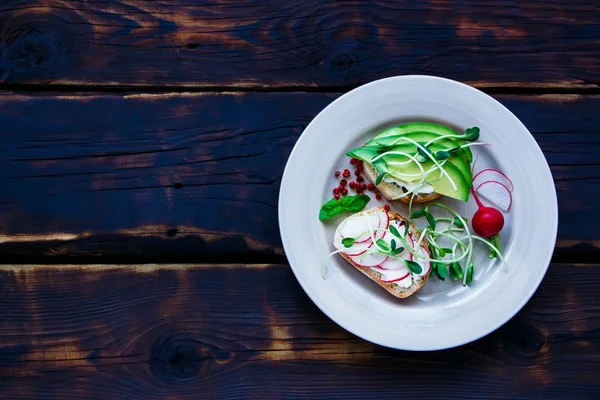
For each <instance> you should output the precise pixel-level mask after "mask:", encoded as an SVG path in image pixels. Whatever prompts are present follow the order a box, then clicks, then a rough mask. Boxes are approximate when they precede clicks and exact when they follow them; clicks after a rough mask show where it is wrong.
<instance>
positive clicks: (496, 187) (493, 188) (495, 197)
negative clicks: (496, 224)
mask: <svg viewBox="0 0 600 400" xmlns="http://www.w3.org/2000/svg"><path fill="white" fill-rule="evenodd" d="M475 191H476V192H477V193H479V194H480V195H481V196H482V197H485V198H486V199H487V200H489V201H491V202H492V203H494V204H495V205H497V206H498V207H500V208H501V209H502V210H504V211H508V210H510V206H511V205H512V195H511V194H510V190H509V189H508V188H507V187H506V186H505V185H504V184H503V183H501V182H498V181H487V182H483V183H482V184H481V185H479V186H477V188H476V189H475Z"/></svg>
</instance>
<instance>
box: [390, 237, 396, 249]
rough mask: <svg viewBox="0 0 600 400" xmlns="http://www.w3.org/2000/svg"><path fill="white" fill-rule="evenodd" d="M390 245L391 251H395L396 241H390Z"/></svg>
mask: <svg viewBox="0 0 600 400" xmlns="http://www.w3.org/2000/svg"><path fill="white" fill-rule="evenodd" d="M390 244H391V245H392V248H391V250H392V251H394V250H396V239H392V241H391V242H390Z"/></svg>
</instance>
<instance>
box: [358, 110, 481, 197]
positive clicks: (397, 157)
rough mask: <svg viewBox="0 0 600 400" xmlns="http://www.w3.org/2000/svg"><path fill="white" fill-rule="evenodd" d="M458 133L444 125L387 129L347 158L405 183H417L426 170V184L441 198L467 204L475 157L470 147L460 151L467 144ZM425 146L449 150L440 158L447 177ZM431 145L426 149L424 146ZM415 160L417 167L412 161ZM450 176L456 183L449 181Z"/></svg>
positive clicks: (410, 125)
mask: <svg viewBox="0 0 600 400" xmlns="http://www.w3.org/2000/svg"><path fill="white" fill-rule="evenodd" d="M460 136H461V135H459V134H458V133H457V132H456V131H454V130H452V129H450V128H447V127H445V126H442V125H438V124H432V123H427V122H415V123H410V124H405V125H400V126H396V127H393V128H388V129H385V130H383V131H381V132H380V133H378V134H377V135H376V136H375V137H373V139H371V140H369V141H368V142H367V143H366V144H365V145H364V146H362V147H358V148H355V149H353V150H351V151H349V152H348V153H347V155H349V156H351V157H354V158H357V159H359V160H363V161H364V162H367V163H369V164H372V165H373V166H374V167H375V169H377V172H378V173H380V174H381V173H386V174H388V175H389V176H391V177H393V178H395V179H398V180H401V181H404V182H415V181H420V180H421V179H422V178H423V171H425V172H427V171H429V170H430V169H432V168H434V170H433V171H431V172H429V173H428V174H427V176H426V178H425V182H426V183H428V184H430V185H431V186H433V188H434V190H435V191H436V192H437V193H439V194H442V195H445V196H448V197H452V198H455V199H458V200H462V201H467V200H468V198H469V191H470V189H471V186H472V184H473V175H472V171H471V165H470V164H471V161H472V159H473V155H472V153H471V150H470V149H469V148H468V147H464V148H462V149H457V148H458V147H459V146H461V145H464V144H465V143H466V141H465V140H463V139H461V138H460ZM416 143H418V144H419V145H420V146H422V147H426V148H427V150H428V152H429V153H431V154H436V153H437V152H439V151H447V152H448V151H449V153H450V156H449V157H448V158H447V159H445V160H444V159H437V163H438V164H440V165H442V168H443V170H444V171H445V173H446V174H443V173H442V172H441V171H440V170H439V168H436V166H435V163H434V162H433V161H432V160H431V158H429V157H427V158H425V157H424V156H423V154H420V153H423V151H422V149H421V152H419V150H418V147H419V146H417V144H416ZM427 143H429V144H428V145H427V146H425V145H426V144H427ZM409 155H410V156H412V157H415V158H416V160H418V164H419V165H420V167H421V168H422V169H421V168H419V165H417V163H416V162H415V161H414V160H412V159H411V157H410V156H409ZM448 177H450V178H451V179H452V181H453V182H454V186H456V189H455V188H454V186H453V185H452V182H451V181H450V180H449V179H448Z"/></svg>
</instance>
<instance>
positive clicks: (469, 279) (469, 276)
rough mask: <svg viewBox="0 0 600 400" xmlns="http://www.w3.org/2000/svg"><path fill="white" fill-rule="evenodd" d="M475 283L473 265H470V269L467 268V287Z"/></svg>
mask: <svg viewBox="0 0 600 400" xmlns="http://www.w3.org/2000/svg"><path fill="white" fill-rule="evenodd" d="M471 282H473V264H472V263H471V264H469V268H467V285H468V284H469V283H471Z"/></svg>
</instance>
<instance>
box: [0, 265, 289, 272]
mask: <svg viewBox="0 0 600 400" xmlns="http://www.w3.org/2000/svg"><path fill="white" fill-rule="evenodd" d="M277 267H279V268H288V266H287V265H283V264H137V265H131V264H64V265H45V264H42V265H19V264H17V265H14V264H0V271H10V272H17V273H18V272H25V273H34V272H35V271H36V270H40V269H43V270H56V271H61V270H86V271H107V270H123V271H127V272H129V271H135V272H155V271H161V270H184V269H187V270H190V269H240V268H243V269H258V270H260V269H267V268H277Z"/></svg>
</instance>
